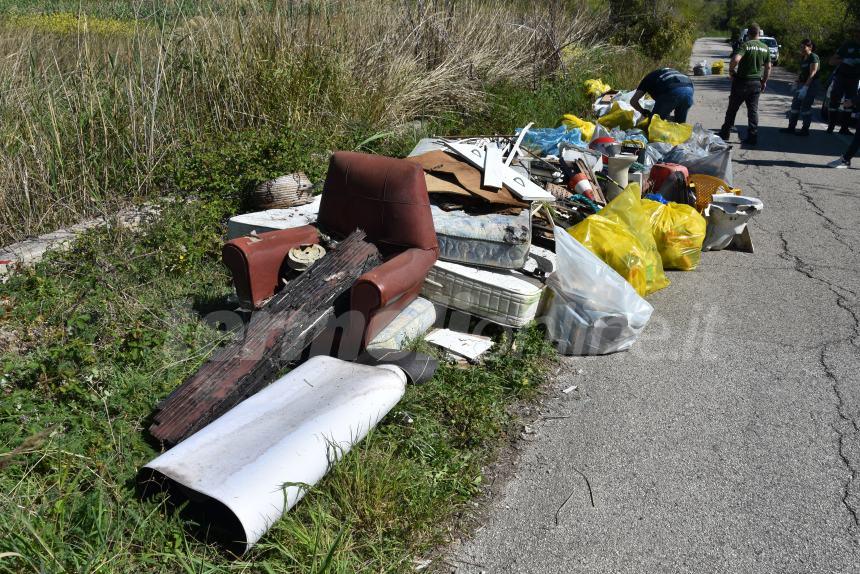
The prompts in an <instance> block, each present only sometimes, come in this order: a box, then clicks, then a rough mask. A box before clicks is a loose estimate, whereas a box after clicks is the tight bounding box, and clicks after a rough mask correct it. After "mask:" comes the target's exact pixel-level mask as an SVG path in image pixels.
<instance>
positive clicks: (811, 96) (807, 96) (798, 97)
mask: <svg viewBox="0 0 860 574" xmlns="http://www.w3.org/2000/svg"><path fill="white" fill-rule="evenodd" d="M820 68H821V60H820V59H819V58H818V54H816V53H815V44H813V42H812V40H810V39H808V38H807V39H806V40H803V41H802V42H801V43H800V73H799V74H798V75H797V82H796V84H795V92H794V99H793V100H792V101H791V110H789V112H788V127H787V128H783V129H781V130H779V131H781V132H783V133H789V134H795V135H798V136H808V135H809V125H810V124H811V123H812V104H813V103H814V102H815V92H816V91H817V88H818V70H819V69H820ZM799 118H803V128H802V129H801V130H800V131H796V128H797V120H798V119H799Z"/></svg>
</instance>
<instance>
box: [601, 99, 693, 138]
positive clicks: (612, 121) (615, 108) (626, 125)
mask: <svg viewBox="0 0 860 574" xmlns="http://www.w3.org/2000/svg"><path fill="white" fill-rule="evenodd" d="M635 114H636V112H634V111H633V110H625V109H624V108H622V107H621V106H620V105H619V104H618V102H612V107H611V108H609V111H608V112H606V115H604V116H603V117H601V118H600V119H599V120H597V123H599V124H600V125H602V126H603V127H605V128H606V129H609V130H611V129H612V128H621V129H622V130H629V129H633V116H634V115H635ZM690 133H691V134H692V133H693V130H692V128H690ZM687 137H688V138H689V137H690V136H687Z"/></svg>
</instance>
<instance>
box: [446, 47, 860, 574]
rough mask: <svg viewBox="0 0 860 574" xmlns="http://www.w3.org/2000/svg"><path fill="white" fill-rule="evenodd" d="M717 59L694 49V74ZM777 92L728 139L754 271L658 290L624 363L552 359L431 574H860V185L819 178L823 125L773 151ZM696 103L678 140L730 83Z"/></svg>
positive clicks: (783, 93) (709, 113) (785, 98)
mask: <svg viewBox="0 0 860 574" xmlns="http://www.w3.org/2000/svg"><path fill="white" fill-rule="evenodd" d="M727 52H728V45H727V44H725V43H722V42H720V41H718V40H715V39H701V40H699V41H698V42H697V43H696V46H695V50H694V56H693V60H694V61H697V60H699V59H702V58H708V59H709V60H711V61H713V60H714V59H715V58H718V57H720V58H725V57H727ZM790 80H791V76H790V75H789V74H788V73H786V72H783V71H781V70H776V71H775V73H774V77H773V79H772V81H771V82H770V84H769V86H768V92H767V93H765V94H764V95H763V96H762V99H761V105H760V107H761V126H762V127H761V129H760V133H759V146H758V147H757V148H755V149H743V148H742V147H741V146H740V145H739V144H738V136H737V134H732V139H731V141H732V143H734V144H736V147H735V150H734V161H735V163H734V173H735V185H737V186H739V187H741V188H743V189H744V191H745V193H747V194H749V195H753V196H757V197H760V198H762V200H763V201H764V205H765V209H764V212H763V213H762V214H761V216H759V217H758V218H757V219H755V220H754V221H753V223H752V225H751V233H752V238H753V242H754V244H755V253H754V254H747V253H738V252H730V251H722V252H715V253H706V254H704V255H703V258H702V264H701V266H700V268H699V269H697V270H696V271H694V272H690V273H680V272H673V273H670V280H671V281H672V284H671V285H670V286H669V287H668V288H666V289H664V290H662V291H660V292H658V293H656V294H654V295H652V296H650V297H649V300H650V301H651V303H652V304H653V305H654V308H655V312H654V315H653V318H652V320H651V322H650V324H649V325H648V327H647V329H646V330H645V332H644V333H643V336H642V337H641V338H640V340H639V341H638V343H637V344H636V345H635V346H634V348H633V350H632V351H630V352H627V353H621V354H616V355H611V356H605V357H587V358H586V357H573V358H565V359H563V361H562V362H561V364H560V365H559V370H558V373H557V375H556V377H555V380H554V382H553V383H552V385H551V387H550V390H549V396H548V397H547V398H546V399H545V400H544V401H543V403H542V404H541V405H540V406H539V407H538V408H537V411H539V412H532V414H531V415H530V417H531V418H529V419H527V420H526V421H525V422H526V423H528V424H529V426H530V427H531V428H530V431H531V434H527V435H524V438H525V439H526V440H524V441H522V442H521V443H520V444H519V445H518V449H519V451H520V452H519V457H518V458H517V460H516V461H515V463H514V467H513V476H511V477H509V479H507V482H505V483H504V484H501V485H496V488H494V492H495V493H494V495H493V496H492V498H491V499H490V500H489V502H488V508H486V510H485V515H483V514H482V515H481V516H482V523H483V525H482V526H480V527H479V528H478V529H477V531H476V532H474V533H472V535H471V538H469V539H465V540H463V541H456V542H455V543H454V544H453V545H452V547H451V548H450V550H449V551H448V553H447V554H446V555H445V556H443V558H442V559H440V561H438V562H437V564H439V563H441V564H442V570H443V571H449V572H457V573H479V572H487V573H504V572H512V573H518V574H519V573H523V574H525V573H541V574H545V573H555V572H558V573H572V572H588V573H598V572H613V573H618V572H649V573H650V572H659V573H664V572H719V573H725V572H732V573H741V572H751V573H752V572H754V573H763V572H779V573H790V572H816V573H818V572H822V573H824V572H834V573H835V572H838V573H847V572H860V545H859V544H860V525H858V514H859V513H860V475H858V472H860V427H858V423H860V375H858V367H860V302H858V290H860V272H858V270H860V251H858V247H857V246H858V243H860V169H856V168H855V169H853V170H832V169H827V168H824V167H823V166H824V164H825V163H826V162H828V161H830V160H831V159H833V158H834V157H836V156H837V155H838V154H839V153H840V152H841V151H843V150H844V148H845V146H846V145H847V143H848V138H847V137H845V136H839V135H833V134H830V135H828V134H825V133H824V132H823V130H824V127H825V126H824V125H823V124H821V123H820V122H817V121H816V122H815V123H814V124H813V130H814V133H813V134H812V136H811V137H809V138H799V137H794V136H790V135H785V134H781V133H779V132H778V131H777V130H778V129H779V128H780V127H783V126H784V125H785V124H786V120H785V112H786V111H787V110H788V108H789V104H790V90H789V85H790ZM695 84H696V97H695V106H694V107H693V109H692V110H691V118H690V119H691V121H695V122H701V123H702V124H703V125H704V126H705V127H708V128H718V127H719V126H720V124H721V123H722V118H723V115H724V112H725V107H726V103H727V98H728V87H729V81H728V78H727V77H702V78H695ZM738 126H739V128H738V129H739V131H740V132H741V135H744V134H745V131H746V115H745V111H744V110H743V109H742V111H741V113H740V114H739V115H738ZM855 163H856V164H857V165H858V167H860V159H858V160H855ZM573 385H575V386H576V387H577V388H576V390H574V391H572V392H569V393H563V392H562V389H567V388H569V387H571V386H573ZM547 417H556V418H547ZM592 500H593V505H592Z"/></svg>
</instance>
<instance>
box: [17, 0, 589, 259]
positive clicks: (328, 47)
mask: <svg viewBox="0 0 860 574" xmlns="http://www.w3.org/2000/svg"><path fill="white" fill-rule="evenodd" d="M151 4H152V3H149V4H148V8H149V10H148V12H147V14H148V15H147V16H146V17H144V16H142V15H138V17H136V18H130V19H128V20H126V21H122V22H120V23H117V22H116V21H110V22H107V21H105V20H99V19H98V15H97V14H94V15H89V16H88V15H85V14H77V15H74V16H69V15H59V16H58V15H53V16H50V15H46V16H28V17H27V18H20V17H7V18H6V19H5V20H3V21H2V22H0V54H2V56H3V57H2V58H0V81H2V87H0V90H2V94H0V245H2V244H4V243H7V242H9V241H13V240H16V239H20V238H21V237H24V236H26V235H31V234H35V233H40V232H43V231H46V230H51V229H53V228H56V227H57V226H60V225H62V224H66V223H69V222H71V221H76V220H78V219H81V218H82V217H85V216H87V215H90V214H93V213H95V212H100V211H110V210H112V209H114V208H116V206H117V204H121V203H124V202H128V201H130V200H134V199H136V198H141V197H147V196H151V195H153V194H156V193H158V189H156V185H155V183H154V182H155V176H156V174H157V173H158V170H159V168H160V167H161V166H162V165H163V164H164V163H165V162H166V161H168V160H169V158H170V157H171V155H172V154H173V152H175V151H176V149H177V148H178V147H179V146H182V145H183V144H185V143H187V142H189V141H194V140H197V139H200V138H207V137H212V136H213V135H217V134H221V133H224V132H228V131H232V130H239V129H245V128H266V129H273V130H279V129H286V128H289V127H297V128H300V129H302V130H310V131H315V132H318V133H320V134H321V135H322V136H325V135H332V134H337V133H342V132H343V131H344V130H350V129H360V130H365V131H368V132H370V133H373V131H374V130H383V129H388V128H390V127H392V126H396V125H398V124H401V123H403V122H406V121H410V120H413V119H416V118H427V117H435V116H441V115H445V114H450V113H459V114H467V113H470V112H474V111H476V110H479V109H480V108H481V106H482V105H483V103H484V95H485V89H486V88H487V86H491V85H494V84H498V83H500V82H510V83H518V84H529V83H532V84H534V83H536V82H537V81H539V80H541V79H543V78H546V77H547V76H549V75H553V74H557V73H559V72H562V71H563V69H564V66H566V65H576V64H577V62H579V61H580V60H581V58H580V57H583V58H584V57H585V56H586V55H587V54H588V50H585V49H583V48H585V47H588V46H591V45H593V44H594V43H595V39H596V37H597V35H598V32H599V30H601V28H603V27H605V24H606V14H605V13H603V12H601V11H599V10H598V11H595V10H594V9H592V8H589V7H588V6H589V3H588V2H587V1H586V0H574V1H565V0H551V1H549V2H543V3H538V4H534V5H532V4H531V3H525V2H499V3H486V2H480V1H468V0H467V1H463V0H460V1H456V2H455V1H454V0H417V1H406V0H404V1H399V2H395V1H385V0H362V1H359V2H349V1H342V2H339V1H325V0H322V1H276V2H273V3H272V2H259V3H258V2H255V1H253V0H251V1H248V0H246V1H244V2H237V3H235V4H233V5H232V9H229V10H225V9H223V3H219V5H218V9H217V10H215V9H214V8H213V9H212V10H211V11H209V12H207V11H206V10H205V9H204V10H202V11H201V10H199V9H198V10H197V11H196V12H195V13H194V14H188V15H184V14H182V13H181V11H180V12H177V8H176V5H175V3H171V11H170V12H169V14H170V16H169V17H165V16H161V17H160V16H159V14H167V13H168V12H159V11H158V10H152V9H151ZM55 20H58V21H59V20H62V22H59V23H57V22H54V21H55ZM70 22H71V23H70ZM571 54H573V55H577V56H576V57H574V58H572V59H571V57H570V55H571Z"/></svg>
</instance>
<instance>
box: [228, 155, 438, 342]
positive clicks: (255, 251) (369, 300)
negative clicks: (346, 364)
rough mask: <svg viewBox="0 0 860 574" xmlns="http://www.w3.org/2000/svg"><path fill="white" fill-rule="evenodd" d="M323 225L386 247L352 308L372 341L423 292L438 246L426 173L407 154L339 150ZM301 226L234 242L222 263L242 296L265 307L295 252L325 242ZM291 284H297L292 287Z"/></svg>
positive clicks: (354, 294)
mask: <svg viewBox="0 0 860 574" xmlns="http://www.w3.org/2000/svg"><path fill="white" fill-rule="evenodd" d="M317 226H318V227H319V229H321V230H322V231H324V232H325V233H326V234H328V235H330V236H332V237H334V238H341V237H345V236H347V235H348V234H350V233H352V232H353V231H355V230H356V229H359V228H360V229H362V230H364V232H365V233H366V234H367V240H368V241H370V242H371V243H373V244H374V245H376V246H377V247H378V248H379V252H380V253H381V255H382V258H383V260H384V262H383V263H382V264H381V265H379V266H378V267H376V268H375V269H372V270H370V271H368V272H367V273H366V274H365V275H363V276H361V277H359V278H358V280H357V281H356V282H355V285H354V286H353V287H352V291H351V295H350V307H351V309H352V310H354V311H358V312H359V313H361V315H362V316H363V317H364V320H365V330H364V336H363V341H365V342H366V341H370V340H372V339H373V337H374V336H375V335H376V334H377V333H378V332H379V331H381V330H382V329H383V328H384V327H385V326H386V325H387V324H388V323H389V322H391V320H392V319H394V317H396V316H397V314H398V313H399V312H400V311H401V310H402V309H404V308H405V307H406V306H407V305H409V303H411V302H412V300H413V299H415V297H417V296H418V293H419V292H420V291H421V285H422V283H423V281H424V277H425V276H426V275H427V271H428V270H429V269H430V267H431V266H432V265H433V263H434V262H435V261H436V256H437V253H438V244H437V242H436V232H435V230H434V228H433V217H432V215H431V213H430V203H429V199H428V196H427V188H426V185H425V183H424V172H423V170H422V169H421V167H420V166H418V165H416V164H414V163H412V162H409V161H406V160H401V159H394V158H389V157H383V156H375V155H369V154H363V153H355V152H337V153H335V154H333V155H332V157H331V160H330V162H329V170H328V175H327V177H326V181H325V186H324V187H323V192H322V198H321V200H320V207H319V214H318V216H317ZM318 233H319V232H318V231H317V229H316V228H315V227H312V226H302V227H295V228H292V229H285V230H282V231H273V232H271V233H265V234H261V235H260V236H258V237H242V238H238V239H234V240H231V241H229V242H228V243H227V244H226V245H225V246H224V249H223V260H224V263H225V264H226V265H227V267H228V268H229V269H230V271H231V272H232V274H233V282H234V284H235V286H236V292H237V293H238V295H239V296H240V297H241V298H243V299H245V300H247V301H249V302H250V303H252V304H253V305H254V306H255V307H259V306H260V305H261V304H262V302H263V301H265V300H266V299H267V298H269V297H271V296H272V294H273V293H275V291H276V290H277V289H278V287H279V283H280V280H281V277H282V275H283V273H282V269H283V261H284V259H285V257H286V256H287V253H288V252H289V251H290V249H292V248H294V247H298V246H301V245H307V244H310V243H317V242H318V241H319V234H318ZM291 288H292V287H291Z"/></svg>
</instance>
